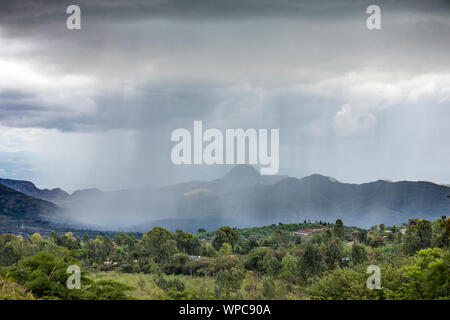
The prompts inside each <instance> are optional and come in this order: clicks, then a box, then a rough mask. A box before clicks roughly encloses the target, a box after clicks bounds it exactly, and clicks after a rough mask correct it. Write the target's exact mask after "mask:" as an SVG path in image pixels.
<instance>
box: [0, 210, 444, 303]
mask: <svg viewBox="0 0 450 320" xmlns="http://www.w3.org/2000/svg"><path fill="white" fill-rule="evenodd" d="M449 239H450V219H447V218H446V217H442V218H440V219H437V220H436V221H434V222H431V221H426V220H410V221H409V223H408V224H407V225H406V224H405V225H403V226H402V227H401V228H400V227H397V226H395V225H394V226H385V225H383V224H381V225H380V226H373V227H372V228H370V229H369V230H364V229H360V228H355V227H348V226H344V223H343V222H342V221H341V220H337V221H336V223H335V224H330V223H324V222H314V223H311V222H307V221H304V222H303V223H299V224H282V223H279V224H278V225H271V226H264V227H255V228H245V229H233V228H230V227H227V226H225V227H222V228H219V229H218V230H217V231H216V232H214V233H212V232H206V231H205V230H199V232H197V233H196V234H190V233H186V232H183V231H182V230H177V231H176V232H175V233H173V232H171V231H169V230H167V229H164V228H162V227H155V228H153V229H152V230H149V231H148V232H146V233H144V234H143V236H142V238H140V239H139V238H137V237H136V235H134V234H128V233H123V232H120V233H116V234H114V236H113V237H112V238H110V237H109V236H107V235H104V236H102V235H98V236H96V237H95V238H91V237H90V236H89V235H88V234H85V235H82V236H80V237H79V236H76V235H74V234H72V233H71V232H68V233H65V234H57V233H55V232H52V233H51V234H50V235H49V236H42V235H40V234H38V233H35V234H33V235H32V236H26V237H22V236H20V235H19V236H17V235H12V234H3V235H0V299H77V300H78V299H108V300H114V299H339V300H340V299H449V297H450V283H449V279H450V275H449V269H450V252H449V242H450V241H449ZM71 265H77V266H79V267H80V269H81V275H80V280H81V281H80V282H81V288H80V289H69V288H68V287H67V285H66V284H67V281H68V278H69V277H70V275H71V274H70V273H67V268H68V267H69V266H71ZM370 265H376V266H378V267H379V268H380V271H381V288H380V289H373V290H371V289H368V288H367V285H366V281H367V279H368V277H369V275H370V274H368V273H366V271H367V267H368V266H370Z"/></svg>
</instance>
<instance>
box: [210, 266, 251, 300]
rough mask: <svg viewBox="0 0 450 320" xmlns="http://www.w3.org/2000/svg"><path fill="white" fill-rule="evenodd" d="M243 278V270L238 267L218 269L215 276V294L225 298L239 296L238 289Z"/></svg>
mask: <svg viewBox="0 0 450 320" xmlns="http://www.w3.org/2000/svg"><path fill="white" fill-rule="evenodd" d="M244 278H245V272H244V270H242V269H240V268H236V267H232V268H231V269H230V270H227V269H225V270H222V271H220V272H219V273H218V274H217V278H216V288H215V291H216V295H217V296H218V297H221V298H225V299H233V298H237V299H239V298H241V296H240V292H239V290H240V289H241V284H242V281H243V280H244Z"/></svg>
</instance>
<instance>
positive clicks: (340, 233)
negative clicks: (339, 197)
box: [333, 219, 344, 240]
mask: <svg viewBox="0 0 450 320" xmlns="http://www.w3.org/2000/svg"><path fill="white" fill-rule="evenodd" d="M333 231H334V235H335V236H336V237H338V238H340V239H341V240H344V223H343V222H342V220H341V219H337V220H336V223H335V224H334V228H333Z"/></svg>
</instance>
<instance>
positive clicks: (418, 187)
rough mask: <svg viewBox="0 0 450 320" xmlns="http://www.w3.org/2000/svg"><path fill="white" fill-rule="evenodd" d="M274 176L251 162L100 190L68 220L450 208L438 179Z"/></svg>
mask: <svg viewBox="0 0 450 320" xmlns="http://www.w3.org/2000/svg"><path fill="white" fill-rule="evenodd" d="M271 179H272V180H270V181H268V180H267V179H266V177H264V176H260V175H259V173H258V172H257V171H256V170H255V169H254V168H253V167H251V166H237V167H235V168H234V169H233V170H231V171H230V172H229V173H228V174H227V175H225V176H224V177H223V178H220V179H216V180H213V181H193V182H187V183H181V184H177V185H173V186H168V187H164V188H155V187H148V188H138V189H132V190H122V191H115V192H104V193H98V195H97V196H92V197H89V198H88V200H86V199H87V198H83V199H84V200H83V201H80V202H75V203H74V204H73V207H72V208H73V209H74V210H73V211H72V213H70V215H69V216H67V220H66V222H67V221H74V222H76V223H85V224H88V225H91V226H93V227H96V228H99V227H106V228H108V227H111V228H118V227H119V228H130V229H131V230H137V231H145V230H147V229H149V228H150V227H152V226H154V225H157V224H160V225H163V226H167V227H169V226H170V227H173V226H176V225H179V227H180V228H183V229H186V230H189V231H194V230H196V229H197V228H198V227H208V228H215V227H219V226H221V225H224V224H230V225H233V226H241V227H242V226H255V225H263V224H271V223H277V222H279V221H282V222H290V221H292V222H298V221H303V220H326V221H334V220H335V219H336V218H342V219H344V220H345V221H346V223H348V224H354V225H357V226H364V227H367V226H371V225H373V224H379V223H385V224H393V223H396V224H399V223H402V222H405V221H407V220H408V219H409V218H417V217H420V218H427V219H434V218H436V217H440V216H441V215H448V214H449V213H450V199H449V198H448V197H447V196H448V195H450V188H448V187H446V186H443V185H438V184H434V183H430V182H421V181H420V182H409V181H401V182H386V181H381V180H379V181H375V182H370V183H364V184H359V185H358V184H349V183H341V182H339V181H336V180H335V179H333V178H329V177H325V176H321V175H318V174H314V175H311V176H308V177H305V178H302V179H297V178H284V177H281V176H280V177H275V178H274V177H271Z"/></svg>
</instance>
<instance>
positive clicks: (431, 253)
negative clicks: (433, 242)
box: [385, 248, 450, 300]
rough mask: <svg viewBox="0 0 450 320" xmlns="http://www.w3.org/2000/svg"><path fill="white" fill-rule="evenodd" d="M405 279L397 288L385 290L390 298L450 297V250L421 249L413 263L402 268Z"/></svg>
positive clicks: (444, 298)
mask: <svg viewBox="0 0 450 320" xmlns="http://www.w3.org/2000/svg"><path fill="white" fill-rule="evenodd" d="M400 273H401V277H402V279H404V280H403V281H402V283H401V286H400V287H399V288H397V289H396V290H385V291H386V293H387V296H388V298H391V299H402V300H403V299H406V300H422V299H441V300H448V299H449V298H450V252H449V251H448V250H442V249H440V248H433V249H431V248H428V249H423V250H420V251H419V252H418V253H417V254H416V255H415V256H414V260H413V263H412V264H409V265H406V266H403V267H402V268H401V269H400Z"/></svg>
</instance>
